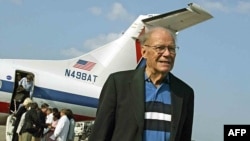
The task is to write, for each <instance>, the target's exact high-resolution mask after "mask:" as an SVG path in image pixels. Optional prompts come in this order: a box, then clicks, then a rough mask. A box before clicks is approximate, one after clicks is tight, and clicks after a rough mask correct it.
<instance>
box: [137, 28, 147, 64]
mask: <svg viewBox="0 0 250 141" xmlns="http://www.w3.org/2000/svg"><path fill="white" fill-rule="evenodd" d="M144 33H145V27H144V28H143V29H142V31H141V33H140V35H139V36H138V38H139V37H140V36H141V35H143V34H144ZM135 49H136V61H137V63H138V62H139V61H140V60H141V57H142V54H141V44H140V41H139V40H138V39H136V40H135Z"/></svg>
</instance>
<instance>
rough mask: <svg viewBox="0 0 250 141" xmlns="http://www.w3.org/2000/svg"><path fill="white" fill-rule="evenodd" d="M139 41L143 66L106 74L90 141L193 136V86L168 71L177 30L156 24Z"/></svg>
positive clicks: (187, 140) (182, 140)
mask: <svg viewBox="0 0 250 141" xmlns="http://www.w3.org/2000/svg"><path fill="white" fill-rule="evenodd" d="M139 40H140V43H141V46H142V48H141V53H142V56H143V58H144V59H145V60H146V67H143V68H138V69H136V70H130V71H123V72H117V73H113V74H111V75H110V76H109V77H108V79H107V80H106V82H105V84H104V86H103V88H102V91H101V95H100V101H99V105H98V108H97V115H96V120H95V123H94V128H93V132H92V134H91V136H90V138H89V141H118V140H119V141H191V136H192V125H193V111H194V91H193V89H192V88H191V87H190V86H188V85H187V84H186V83H184V82H183V81H182V80H180V79H179V78H177V77H175V76H174V75H173V74H172V73H171V72H170V71H171V70H172V69H173V66H174V61H175V57H176V49H177V47H176V42H175V41H176V37H175V34H174V33H172V32H171V31H170V30H168V29H166V28H163V27H154V28H151V29H149V30H148V31H147V32H146V33H145V34H144V35H142V36H140V37H139Z"/></svg>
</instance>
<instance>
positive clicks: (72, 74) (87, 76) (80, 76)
mask: <svg viewBox="0 0 250 141" xmlns="http://www.w3.org/2000/svg"><path fill="white" fill-rule="evenodd" d="M65 76H66V77H72V78H76V79H79V80H84V81H88V82H92V83H94V82H95V81H96V78H97V77H98V76H97V75H92V74H87V73H84V72H79V71H75V70H70V69H66V70H65Z"/></svg>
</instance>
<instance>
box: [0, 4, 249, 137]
mask: <svg viewBox="0 0 250 141" xmlns="http://www.w3.org/2000/svg"><path fill="white" fill-rule="evenodd" d="M191 2H194V3H196V4H198V5H200V6H201V7H202V8H204V9H206V10H207V11H209V12H210V13H211V14H212V15H213V17H214V18H212V19H210V20H208V21H206V22H203V23H201V24H198V25H196V26H193V27H190V28H188V29H185V30H183V31H181V32H180V33H179V34H178V37H177V38H178V40H177V44H178V46H179V47H180V49H179V51H178V53H177V57H176V61H175V67H174V69H173V70H172V73H174V74H175V75H176V76H177V77H179V78H181V79H182V80H184V81H185V82H186V83H188V84H189V85H190V86H192V87H193V89H194V92H195V109H194V111H195V113H194V124H193V136H192V138H193V139H194V140H195V141H221V140H223V127H224V125H225V124H250V110H249V107H250V102H249V100H250V86H249V85H250V73H249V72H250V65H249V63H250V55H249V53H250V45H249V41H250V38H249V32H250V28H249V25H250V0H237V1H232V0H220V1H217V0H194V1H188V0H178V1H177V0H175V1H170V0H164V1H162V0H158V1H153V0H151V1H142V0H133V1H132V0H131V1H128V0H119V1H113V0H105V1H97V0H91V1H90V0H84V1H83V0H74V1H68V0H53V1H52V0H43V1H35V0H0V58H1V59H3V58H5V59H42V60H43V59H45V60H54V59H56V60H60V59H69V58H73V57H77V56H79V55H82V54H84V53H87V52H89V51H91V50H93V49H95V48H98V47H99V46H101V45H103V44H105V43H108V42H110V41H112V40H115V39H117V38H118V37H119V36H120V35H121V33H122V32H123V31H125V30H126V29H127V28H128V27H129V26H130V24H132V22H133V21H134V20H135V19H136V18H137V17H138V16H139V15H143V14H161V13H165V12H169V11H172V10H177V9H180V8H185V7H187V4H188V3H191ZM0 69H1V68H0Z"/></svg>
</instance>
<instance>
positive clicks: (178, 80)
mask: <svg viewBox="0 0 250 141" xmlns="http://www.w3.org/2000/svg"><path fill="white" fill-rule="evenodd" d="M171 81H174V83H177V85H179V86H180V85H181V86H182V87H185V88H187V89H193V88H192V87H191V86H190V85H189V84H187V83H186V82H184V81H183V80H182V79H180V78H178V77H176V76H175V75H174V74H172V73H170V83H171Z"/></svg>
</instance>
